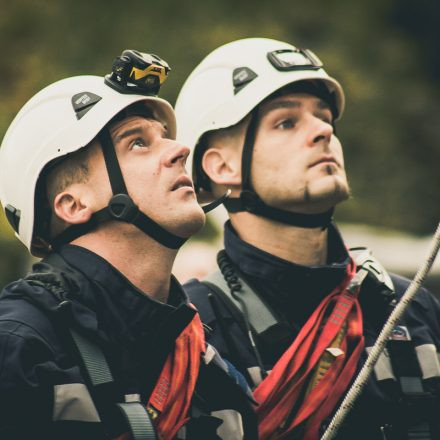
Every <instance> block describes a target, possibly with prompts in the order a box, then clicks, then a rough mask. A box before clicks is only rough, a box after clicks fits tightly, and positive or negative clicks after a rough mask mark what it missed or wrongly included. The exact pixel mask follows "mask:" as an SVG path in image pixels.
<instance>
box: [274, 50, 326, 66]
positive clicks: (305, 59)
mask: <svg viewBox="0 0 440 440" xmlns="http://www.w3.org/2000/svg"><path fill="white" fill-rule="evenodd" d="M267 59H268V60H269V61H270V63H271V64H272V66H274V67H275V69H277V70H281V71H289V70H318V69H321V68H322V67H323V66H324V65H323V64H322V61H321V60H320V59H319V58H318V57H317V56H316V55H315V54H314V53H313V52H312V51H311V50H310V49H299V48H295V49H279V50H273V51H272V52H268V53H267Z"/></svg>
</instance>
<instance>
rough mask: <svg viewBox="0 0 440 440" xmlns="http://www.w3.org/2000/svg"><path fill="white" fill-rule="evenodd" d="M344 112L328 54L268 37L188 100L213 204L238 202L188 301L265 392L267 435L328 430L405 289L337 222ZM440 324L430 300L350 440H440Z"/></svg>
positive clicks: (219, 60)
mask: <svg viewBox="0 0 440 440" xmlns="http://www.w3.org/2000/svg"><path fill="white" fill-rule="evenodd" d="M343 110H344V94H343V90H342V88H341V86H340V84H339V83H338V82H337V81H336V80H335V79H333V78H332V77H330V76H329V75H328V74H327V73H326V72H325V70H324V69H323V65H322V63H321V61H320V60H319V59H318V58H317V57H316V55H314V54H313V53H312V52H311V51H310V50H307V49H298V48H296V47H294V46H292V45H290V44H288V43H284V42H281V41H276V40H271V39H265V38H250V39H244V40H239V41H235V42H232V43H229V44H226V45H224V46H222V47H220V48H218V49H216V50H214V51H213V52H212V53H210V54H209V55H208V56H207V57H206V58H205V59H204V60H203V61H202V62H201V63H200V64H199V65H198V66H197V67H196V68H195V69H194V71H193V72H192V73H191V74H190V76H189V77H188V79H187V80H186V82H185V84H184V86H183V88H182V90H181V92H180V94H179V97H178V99H177V103H176V114H177V120H178V139H179V140H180V141H181V142H183V143H185V144H186V145H188V146H189V147H190V148H191V150H192V151H191V155H190V160H189V162H190V166H191V167H192V175H193V178H194V181H195V187H196V191H197V192H198V196H199V198H200V200H201V201H209V200H211V199H213V198H216V197H219V196H221V195H222V194H223V193H224V192H225V191H226V190H227V189H230V190H231V191H232V193H231V196H230V198H229V199H228V200H227V201H226V202H225V207H226V209H227V210H228V213H229V221H228V222H227V223H226V224H225V230H224V244H225V249H224V250H223V251H221V252H220V253H219V255H218V265H219V271H218V272H216V273H214V274H211V275H210V276H209V277H208V278H207V279H206V280H204V281H203V282H199V281H196V280H193V281H191V282H189V283H188V284H187V285H186V290H187V292H188V293H189V296H190V297H191V299H192V301H193V302H194V303H195V304H196V306H197V308H198V309H199V311H200V313H201V316H202V319H203V320H204V321H205V323H206V324H207V325H208V326H209V327H210V328H212V332H211V335H210V339H209V340H210V341H211V343H212V344H213V345H215V346H216V347H217V348H218V349H219V351H220V352H221V353H222V354H223V355H224V356H225V357H226V358H229V359H230V360H231V361H233V363H235V365H236V366H237V367H238V368H239V369H240V370H241V372H242V373H243V374H244V375H245V376H246V377H247V379H248V381H249V383H250V384H251V385H252V386H253V388H254V395H255V398H256V400H257V401H258V402H259V406H258V407H257V415H258V419H259V435H260V438H261V439H284V438H289V439H306V440H316V439H318V438H319V437H320V436H321V435H322V433H323V432H324V430H325V429H326V426H328V424H329V421H330V419H331V417H332V415H333V414H334V412H335V411H336V409H337V407H338V404H339V403H340V402H341V399H342V398H343V397H344V395H345V393H346V392H347V390H348V388H349V386H350V383H351V382H352V381H353V379H354V377H355V376H356V373H357V372H358V369H359V367H360V365H362V362H363V361H364V360H365V356H366V352H367V351H368V348H369V347H371V346H372V345H373V344H374V341H375V339H376V337H377V335H378V333H379V331H380V329H381V327H382V326H383V324H384V322H385V320H386V318H387V316H388V314H389V313H390V310H391V308H392V306H393V304H395V300H396V299H398V298H399V296H400V295H401V294H402V292H403V291H404V290H405V288H406V286H407V285H408V280H405V279H403V278H401V277H397V276H395V275H391V276H389V275H388V274H387V272H386V271H385V269H383V267H382V266H381V265H380V263H379V262H378V261H377V260H375V259H374V258H373V257H372V256H371V254H370V253H369V251H368V250H366V249H362V250H357V251H352V252H349V251H347V249H346V246H345V244H344V241H343V239H342V237H341V235H340V233H339V231H338V229H337V227H336V225H335V224H334V223H333V221H332V219H333V212H334V208H335V207H336V206H337V204H338V203H340V202H342V201H344V200H346V199H347V198H348V196H349V193H350V190H349V185H348V182H347V177H346V173H345V166H344V156H343V150H342V146H341V143H340V142H339V140H338V138H337V137H336V135H335V123H336V121H337V120H338V119H339V118H340V117H341V115H342V113H343ZM359 274H360V275H359ZM359 278H362V282H361V283H360V287H359V285H358V284H359V283H358V280H359ZM439 315H440V307H439V304H438V302H437V301H436V300H435V299H434V298H433V297H432V296H431V295H430V294H429V292H427V291H426V290H422V291H421V292H420V294H419V295H418V298H417V300H416V304H414V305H413V306H411V307H410V309H409V311H408V315H407V319H406V321H405V322H404V323H402V325H401V326H400V327H399V328H397V329H396V335H397V336H396V338H395V339H396V340H392V341H390V342H389V346H388V350H389V352H390V353H392V355H391V356H390V357H391V361H390V360H389V359H388V358H382V362H381V363H380V368H379V367H378V368H377V370H376V372H375V377H374V378H372V379H371V380H370V382H369V383H368V385H367V387H366V389H365V391H364V393H363V394H362V396H361V397H360V399H359V401H358V403H357V405H356V407H355V408H354V410H353V411H352V413H351V415H350V417H349V419H348V420H347V423H346V424H345V425H344V427H343V428H342V429H341V431H340V432H339V433H338V436H337V438H338V439H354V438H356V439H365V440H375V439H377V440H379V439H382V440H383V439H384V438H386V439H403V438H411V435H416V433H417V435H418V434H419V433H422V434H423V435H424V436H425V437H423V438H430V439H434V438H436V435H438V426H437V425H436V423H437V422H436V418H435V416H434V414H435V413H436V407H435V405H436V403H435V402H436V400H435V399H436V397H435V396H437V394H436V393H437V391H436V387H437V384H438V381H439V378H440V367H439V363H438V359H437V351H438V349H439V347H440V333H439V332H438V330H437V329H438V328H439ZM421 347H422V348H421ZM427 347H429V348H427ZM425 348H426V349H425ZM433 383H435V385H434V386H432V384H433ZM409 384H413V385H414V388H412V386H410V385H409ZM418 398H420V399H419V400H417V399H418ZM437 410H438V408H437Z"/></svg>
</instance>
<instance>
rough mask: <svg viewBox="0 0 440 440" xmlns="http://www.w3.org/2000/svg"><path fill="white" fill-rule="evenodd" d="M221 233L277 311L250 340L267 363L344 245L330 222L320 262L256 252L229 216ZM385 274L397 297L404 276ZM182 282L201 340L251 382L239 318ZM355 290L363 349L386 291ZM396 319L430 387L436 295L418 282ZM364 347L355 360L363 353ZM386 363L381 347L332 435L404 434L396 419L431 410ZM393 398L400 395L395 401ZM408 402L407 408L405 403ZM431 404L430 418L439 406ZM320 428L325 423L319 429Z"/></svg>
mask: <svg viewBox="0 0 440 440" xmlns="http://www.w3.org/2000/svg"><path fill="white" fill-rule="evenodd" d="M224 241H225V251H226V253H227V255H228V257H229V259H230V260H231V262H232V263H233V265H234V267H235V268H238V269H239V271H240V272H241V274H242V276H243V277H244V279H245V280H246V282H247V283H248V284H249V285H250V286H251V287H252V288H253V290H255V291H256V292H258V294H259V295H260V296H261V297H262V298H263V300H264V301H266V303H267V304H269V306H271V307H272V310H274V311H275V312H277V314H278V315H279V316H280V317H281V321H280V322H279V324H278V325H277V326H276V327H275V328H272V329H271V331H270V332H268V334H263V335H260V338H258V339H257V341H256V343H257V347H258V349H259V352H260V355H261V358H262V361H263V364H264V367H265V369H266V370H267V371H270V370H271V369H272V367H273V366H274V364H275V363H276V361H277V360H278V359H279V357H280V356H281V354H282V353H283V352H284V351H285V350H286V349H287V347H289V345H290V344H291V343H292V342H293V340H294V339H295V337H296V336H297V334H298V333H299V331H300V329H301V327H302V326H303V325H304V324H305V322H306V321H307V319H308V318H309V316H310V315H311V313H312V312H313V311H314V309H315V308H316V307H317V306H318V304H319V303H320V302H321V300H322V299H323V298H324V297H325V296H326V295H327V294H329V293H330V292H331V291H332V290H333V289H334V288H335V287H336V286H338V285H339V284H340V283H341V281H342V280H343V278H344V274H345V269H346V266H347V264H348V261H349V255H348V252H347V249H346V247H345V245H344V243H343V241H342V238H341V236H340V234H339V232H338V230H337V229H336V227H335V226H333V225H332V226H330V228H329V238H328V261H327V264H325V265H322V266H308V267H306V266H301V265H298V264H293V263H290V262H288V261H285V260H283V259H280V258H278V257H276V256H274V255H271V254H269V253H267V252H264V251H262V250H261V249H258V248H256V247H254V246H252V245H250V244H248V243H246V242H244V241H242V240H241V239H240V238H239V237H238V235H237V234H236V232H235V231H234V229H233V228H232V226H231V224H230V222H227V223H226V225H225V236H224ZM390 275H391V274H390ZM391 278H392V281H393V283H394V288H395V291H396V294H397V297H400V296H401V295H402V294H403V293H404V291H405V290H406V288H407V287H408V285H409V280H407V279H405V278H402V277H400V276H397V275H391ZM184 289H185V290H186V292H187V293H188V295H189V297H190V299H191V301H192V302H193V303H194V304H195V305H196V307H197V308H198V310H199V312H200V314H201V316H202V320H203V321H204V322H205V323H206V324H207V325H208V326H209V327H210V328H211V333H210V336H209V339H208V341H209V343H211V344H213V345H214V346H215V347H216V348H217V349H218V350H219V352H220V354H221V355H222V356H224V357H225V358H226V359H229V360H230V361H231V362H232V363H234V364H235V365H236V367H237V368H238V369H239V370H241V372H242V373H243V374H244V375H245V376H246V377H247V379H248V381H249V383H250V384H251V386H255V385H256V384H258V382H259V381H261V377H260V376H259V371H260V370H259V368H258V367H257V360H256V356H255V354H254V351H253V350H252V349H251V345H250V342H249V339H248V337H247V336H246V334H245V333H244V332H243V326H240V325H239V324H238V323H237V320H236V318H235V319H234V316H233V313H231V311H230V308H227V307H225V304H224V303H222V301H216V304H217V307H214V308H213V306H212V298H211V300H209V299H208V294H209V293H210V289H209V288H208V287H207V286H206V285H204V284H202V283H201V282H199V281H197V280H191V281H189V282H188V283H187V284H186V285H184ZM211 293H215V292H211ZM214 296H215V295H214ZM359 298H360V303H361V307H362V313H363V320H364V336H365V347H366V348H367V349H368V347H371V346H373V345H374V342H375V340H376V338H377V336H378V334H379V332H380V330H381V329H382V326H383V325H384V323H385V321H386V318H387V316H388V315H389V313H390V306H389V297H385V296H384V295H383V294H382V290H381V287H380V286H378V285H377V284H376V283H375V282H373V280H371V279H370V278H369V277H368V278H367V279H366V281H364V283H363V285H362V289H361V292H360V297H359ZM235 316H236V315H235ZM402 324H403V325H405V326H406V327H407V328H408V330H409V333H410V336H411V339H412V341H413V343H414V346H415V347H417V354H418V357H419V361H420V359H422V361H423V362H422V365H421V367H422V370H423V377H424V379H426V380H425V381H424V383H425V386H427V387H428V385H427V383H428V382H429V387H430V389H432V388H436V387H437V386H438V385H437V382H438V378H439V376H440V366H439V361H438V355H437V352H438V351H439V348H440V305H439V303H438V301H437V300H436V298H434V297H433V296H432V295H431V294H430V293H429V292H428V291H427V290H426V289H424V288H422V289H420V291H419V292H418V293H417V296H416V298H415V299H414V301H413V302H412V303H411V305H410V306H409V309H408V311H407V313H406V316H405V319H404V322H403V323H402ZM225 333H227V334H226V335H225ZM366 355H367V354H366V353H365V354H364V356H363V359H362V361H361V363H363V362H364V361H365V358H366ZM399 362H400V363H401V364H402V365H403V364H405V363H406V362H407V360H406V359H405V358H404V359H398V360H397V363H399ZM389 364H390V363H389V362H388V361H387V358H386V356H385V355H382V356H381V358H380V362H378V364H377V367H376V372H375V374H373V375H372V377H371V379H370V380H369V382H368V384H367V386H366V388H365V389H364V392H363V393H362V396H361V397H360V399H359V400H358V402H357V404H356V406H355V408H354V410H353V411H352V413H351V414H350V416H349V417H348V419H347V421H346V423H345V424H344V427H343V428H342V429H341V431H340V433H339V434H338V436H337V438H338V439H347V440H348V439H365V440H367V439H368V440H375V439H378V440H379V439H380V440H383V439H384V438H392V439H404V438H406V437H405V436H404V435H406V434H403V432H404V430H405V429H406V428H405V427H402V426H401V425H402V421H408V420H410V419H411V418H412V417H413V418H417V417H418V415H417V414H420V413H427V412H429V411H430V410H431V409H429V408H414V406H417V405H419V404H418V403H416V404H414V402H410V403H408V402H406V403H402V398H401V395H400V391H399V390H397V388H399V387H397V386H396V383H397V382H398V379H396V376H395V375H394V374H393V372H392V368H391V366H390V365H389ZM377 379H380V380H377ZM396 401H400V402H401V403H400V404H396ZM425 403H426V402H425ZM425 403H422V404H420V405H422V406H423V405H425ZM431 403H432V402H431ZM408 406H412V408H411V409H410V410H408ZM428 406H429V405H428ZM402 407H404V408H402ZM436 410H437V411H438V417H437V415H436V418H437V419H438V418H440V406H437V409H436ZM408 413H409V415H408ZM416 413H417V414H416ZM414 423H415V424H417V422H414ZM324 429H325V425H324V426H323V427H322V431H324ZM399 429H402V430H403V431H399ZM393 430H394V437H393V436H392V434H388V436H385V434H384V432H387V431H388V432H392V431H393ZM423 438H424V437H423ZM438 438H439V439H440V434H439V437H438Z"/></svg>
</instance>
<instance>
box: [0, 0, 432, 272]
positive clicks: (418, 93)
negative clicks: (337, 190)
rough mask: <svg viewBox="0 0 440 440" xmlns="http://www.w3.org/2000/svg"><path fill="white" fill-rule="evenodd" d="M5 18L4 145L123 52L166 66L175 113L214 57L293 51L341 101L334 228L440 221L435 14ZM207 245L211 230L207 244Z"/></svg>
mask: <svg viewBox="0 0 440 440" xmlns="http://www.w3.org/2000/svg"><path fill="white" fill-rule="evenodd" d="M0 6H1V14H0V53H1V54H2V63H1V69H0V84H1V85H0V133H1V135H3V133H4V132H5V131H6V129H7V126H8V125H9V123H10V122H11V120H12V118H13V116H14V115H15V114H16V112H17V111H18V110H19V108H20V107H21V106H22V105H23V104H24V102H25V101H26V100H27V99H29V98H30V97H31V96H32V95H33V94H34V93H35V92H37V91H38V90H39V89H41V88H42V87H43V86H45V85H47V84H49V83H51V82H53V81H56V80H58V79H61V78H63V77H67V76H73V75H78V74H84V73H88V74H98V75H102V74H104V73H106V72H108V71H109V69H110V66H111V63H112V61H113V59H114V57H115V56H116V55H119V54H120V52H121V51H122V50H123V49H126V48H132V49H138V50H142V51H145V52H154V53H157V54H159V55H160V56H161V57H163V58H164V59H166V60H167V61H168V62H169V64H170V65H171V67H172V69H173V70H172V73H171V75H170V78H169V80H168V81H167V83H166V85H165V86H164V88H163V96H164V97H165V98H167V99H169V100H170V101H171V102H172V103H174V102H175V98H176V96H177V93H178V91H179V88H180V87H181V86H182V84H183V81H184V79H185V77H186V76H187V75H188V74H189V73H190V71H191V70H192V69H193V68H194V66H195V65H196V64H197V63H198V62H200V60H201V59H202V58H203V57H204V56H205V55H206V54H207V53H209V52H210V51H211V50H213V49H214V48H216V47H217V46H219V45H221V44H224V43H226V42H229V41H232V40H235V39H238V38H245V37H252V36H263V37H270V38H275V39H280V40H285V41H290V42H292V43H293V44H295V45H296V46H299V47H309V48H311V49H312V50H313V51H315V52H316V53H317V54H318V55H319V57H320V58H321V59H322V60H323V62H324V64H325V67H326V70H327V71H328V72H329V73H330V74H331V75H333V76H334V77H336V78H337V79H338V80H339V81H340V82H341V83H342V85H343V86H344V88H345V92H346V95H347V107H346V113H345V115H344V117H343V119H342V121H341V122H340V123H339V124H338V127H337V130H338V136H339V137H340V138H341V141H342V144H343V145H344V147H345V156H346V162H347V170H348V174H349V177H350V182H351V186H352V191H353V198H352V200H351V202H349V203H345V204H342V205H341V206H340V207H338V210H337V219H338V220H339V221H344V222H350V223H364V224H370V225H376V226H383V227H388V228H392V229H398V230H402V231H406V232H411V233H415V234H420V235H424V234H429V233H430V232H432V230H433V229H434V227H435V225H436V223H437V221H438V217H439V212H440V210H439V206H440V192H439V188H440V173H439V164H440V148H439V145H440V130H438V126H439V121H440V106H439V105H438V103H439V101H440V81H439V75H440V51H439V46H438V42H439V41H440V27H439V25H438V24H439V23H440V2H436V1H434V0H369V1H368V2H365V1H361V0H308V1H298V0H272V1H262V0H205V1H203V2H201V1H199V0H185V1H177V0H162V1H158V2H152V1H145V0H126V1H124V2H121V1H116V0H106V1H105V2H102V1H98V0H88V1H73V0H45V1H43V2H41V1H37V0H14V1H13V2H12V1H7V0H0ZM54 129H56V127H54ZM30 148H31V146H30ZM0 172H2V170H0ZM19 175H20V173H19V170H17V178H19ZM0 229H1V233H0V237H1V239H0V264H1V270H0V273H1V274H2V276H3V279H2V280H1V281H4V280H6V279H11V278H14V277H16V276H17V273H18V272H20V271H22V270H23V268H22V263H21V261H22V260H23V258H22V257H21V255H23V251H24V248H23V247H18V245H17V246H15V245H13V243H14V242H13V241H12V239H11V237H12V232H11V231H10V229H9V228H8V227H6V226H5V221H4V219H0ZM212 234H213V229H212V228H211V229H210V228H208V229H207V230H205V235H204V237H210V236H212Z"/></svg>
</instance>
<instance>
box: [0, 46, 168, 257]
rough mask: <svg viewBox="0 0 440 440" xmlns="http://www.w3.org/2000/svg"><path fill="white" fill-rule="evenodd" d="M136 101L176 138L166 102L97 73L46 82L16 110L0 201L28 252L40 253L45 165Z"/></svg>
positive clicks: (2, 155)
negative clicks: (39, 203) (39, 191)
mask: <svg viewBox="0 0 440 440" xmlns="http://www.w3.org/2000/svg"><path fill="white" fill-rule="evenodd" d="M137 54H138V55H139V53H137ZM140 55H142V54H140ZM157 90H158V87H157ZM141 101H144V102H145V104H146V106H148V107H149V108H150V109H151V111H152V112H153V114H154V117H155V118H156V119H157V120H159V121H161V122H163V124H164V125H166V126H167V128H168V133H169V135H170V137H171V138H173V139H175V135H176V121H175V115H174V111H173V109H172V107H171V105H170V104H169V103H168V102H167V101H165V100H163V99H161V98H158V97H157V96H146V94H141V92H138V91H137V90H134V89H133V90H131V91H128V92H127V91H126V92H125V93H122V92H120V91H118V90H117V88H116V87H110V86H109V85H108V81H107V82H105V81H104V77H98V76H77V77H72V78H67V79H63V80H61V81H58V82H56V83H54V84H51V85H49V86H48V87H46V88H44V89H43V90H41V91H40V92H39V93H37V94H36V95H35V96H34V97H33V98H32V99H30V100H29V101H28V102H27V103H26V104H25V105H24V107H23V108H22V109H21V110H20V112H19V113H18V114H17V116H16V117H15V119H14V120H13V122H12V124H11V125H10V127H9V129H8V131H7V133H6V135H5V137H4V139H3V142H2V145H1V148H0V169H1V174H0V201H1V204H2V205H3V207H4V209H5V212H6V216H7V218H8V220H9V222H10V223H11V225H12V226H13V227H14V229H15V232H16V235H17V237H18V238H19V239H20V240H21V241H22V242H23V243H24V245H25V246H26V247H27V248H28V249H29V250H30V251H31V253H33V254H34V255H39V256H41V255H42V254H43V253H44V252H43V251H42V250H41V249H39V247H38V246H37V245H36V242H35V238H36V237H35V226H36V225H35V223H36V222H35V206H34V204H35V200H36V194H35V190H36V188H37V182H38V179H39V177H40V175H41V173H42V171H43V169H44V168H45V166H46V165H47V164H48V163H50V162H51V161H53V160H54V159H57V158H60V157H62V156H65V155H66V154H69V153H72V152H74V151H76V150H79V149H80V148H82V147H85V146H86V145H88V144H89V143H90V142H91V141H92V140H93V139H94V138H95V137H96V136H97V135H98V133H99V132H100V131H101V129H102V128H103V127H104V126H105V125H106V124H107V123H108V122H109V121H110V120H111V119H112V118H113V117H114V116H115V115H116V114H118V113H119V112H120V111H121V110H123V109H125V108H126V107H128V106H130V105H131V104H133V103H135V102H141Z"/></svg>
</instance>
